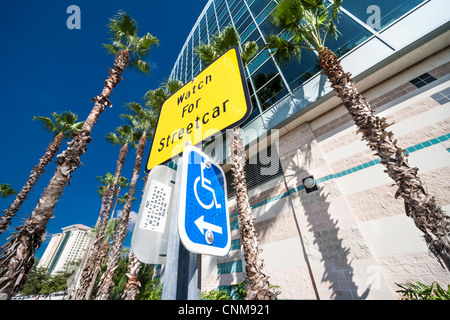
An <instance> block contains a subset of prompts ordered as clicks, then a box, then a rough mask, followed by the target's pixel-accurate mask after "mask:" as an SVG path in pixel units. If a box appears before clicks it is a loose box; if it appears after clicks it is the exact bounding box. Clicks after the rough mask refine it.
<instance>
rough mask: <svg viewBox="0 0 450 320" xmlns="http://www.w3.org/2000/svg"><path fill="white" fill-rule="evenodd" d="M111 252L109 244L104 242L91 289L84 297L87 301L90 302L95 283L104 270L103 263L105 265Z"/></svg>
mask: <svg viewBox="0 0 450 320" xmlns="http://www.w3.org/2000/svg"><path fill="white" fill-rule="evenodd" d="M108 251H109V242H108V241H104V242H103V245H102V247H101V248H100V252H99V254H98V259H97V262H96V265H95V269H94V270H93V277H92V281H91V282H90V283H89V287H88V288H87V290H86V294H85V296H84V299H85V300H90V299H91V295H92V290H94V286H95V281H96V280H97V277H98V275H99V273H100V271H101V269H102V265H103V263H105V260H106V257H107V256H108Z"/></svg>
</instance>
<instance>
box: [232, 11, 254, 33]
mask: <svg viewBox="0 0 450 320" xmlns="http://www.w3.org/2000/svg"><path fill="white" fill-rule="evenodd" d="M246 20H247V21H248V20H250V21H251V19H250V13H248V11H247V10H245V11H244V12H243V14H242V16H241V17H240V18H239V19H238V20H237V21H236V23H235V25H236V28H238V29H239V28H240V27H241V25H242V24H243V23H244V22H245V21H246ZM247 26H248V24H247Z"/></svg>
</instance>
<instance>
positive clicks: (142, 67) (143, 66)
mask: <svg viewBox="0 0 450 320" xmlns="http://www.w3.org/2000/svg"><path fill="white" fill-rule="evenodd" d="M128 66H129V67H130V68H132V69H133V68H135V69H137V70H139V71H142V72H144V73H145V74H149V73H150V67H149V65H148V63H147V62H146V61H144V60H140V59H137V58H133V59H131V61H130V63H129V65H128Z"/></svg>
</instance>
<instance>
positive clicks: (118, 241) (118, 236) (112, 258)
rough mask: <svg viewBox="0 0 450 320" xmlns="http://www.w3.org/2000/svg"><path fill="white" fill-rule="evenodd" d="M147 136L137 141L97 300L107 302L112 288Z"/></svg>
mask: <svg viewBox="0 0 450 320" xmlns="http://www.w3.org/2000/svg"><path fill="white" fill-rule="evenodd" d="M146 139H147V136H146V134H145V132H144V133H143V134H142V136H141V138H140V139H139V144H138V147H137V150H136V161H135V163H134V169H133V176H132V178H131V183H130V189H129V190H128V197H127V202H126V203H125V205H124V206H123V210H122V215H121V216H120V220H119V225H118V227H117V231H116V233H115V235H114V244H113V246H112V248H111V252H110V254H109V259H108V266H107V268H106V271H105V273H104V274H103V277H102V280H101V281H100V284H99V290H98V293H97V298H96V299H97V300H107V299H108V297H109V294H110V292H111V288H112V287H113V284H114V283H113V277H114V272H115V271H116V269H117V267H118V261H119V258H120V250H121V248H122V244H123V241H124V240H125V237H126V235H127V229H128V220H129V216H130V212H131V204H132V203H133V197H134V192H135V190H136V182H137V179H138V178H139V171H140V170H141V162H142V156H143V154H144V150H145V142H146Z"/></svg>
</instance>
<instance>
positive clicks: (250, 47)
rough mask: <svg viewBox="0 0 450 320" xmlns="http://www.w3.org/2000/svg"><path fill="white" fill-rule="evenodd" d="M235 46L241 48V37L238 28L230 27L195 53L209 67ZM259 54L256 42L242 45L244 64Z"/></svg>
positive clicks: (199, 47)
mask: <svg viewBox="0 0 450 320" xmlns="http://www.w3.org/2000/svg"><path fill="white" fill-rule="evenodd" d="M234 46H241V37H240V36H239V33H238V32H237V30H236V28H235V27H234V26H232V25H229V26H227V27H226V28H225V29H224V30H223V31H222V32H220V33H218V34H216V35H214V36H213V37H212V41H211V43H210V44H201V45H200V46H198V47H197V48H196V49H195V52H196V53H197V54H198V55H199V56H200V59H201V60H202V61H203V63H205V65H209V64H211V63H212V62H213V61H214V60H216V59H217V58H218V57H219V56H220V55H221V54H222V53H224V52H225V51H227V50H228V49H230V48H231V47H234ZM257 52H258V45H257V44H256V42H255V41H247V42H245V43H244V44H242V46H241V58H242V62H243V64H244V65H247V64H248V63H249V62H250V60H251V58H252V57H253V56H254V55H255V54H256V53H257Z"/></svg>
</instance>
